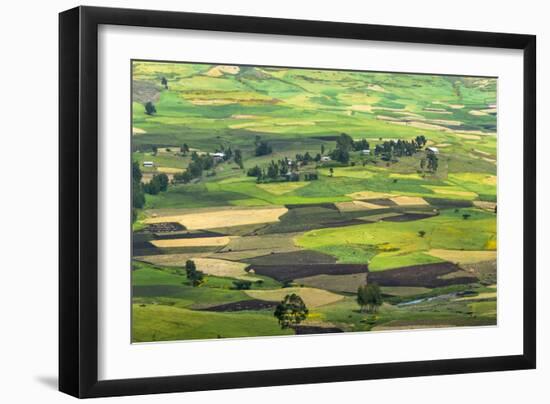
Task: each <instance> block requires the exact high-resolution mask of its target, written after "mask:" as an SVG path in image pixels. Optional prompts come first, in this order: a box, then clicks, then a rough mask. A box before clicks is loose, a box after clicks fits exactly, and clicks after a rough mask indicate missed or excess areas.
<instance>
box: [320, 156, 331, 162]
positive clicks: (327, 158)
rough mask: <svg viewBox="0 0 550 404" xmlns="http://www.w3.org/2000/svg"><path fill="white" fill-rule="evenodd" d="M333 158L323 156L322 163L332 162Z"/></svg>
mask: <svg viewBox="0 0 550 404" xmlns="http://www.w3.org/2000/svg"><path fill="white" fill-rule="evenodd" d="M330 160H331V158H330V157H329V156H322V157H321V161H330Z"/></svg>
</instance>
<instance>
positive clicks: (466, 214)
mask: <svg viewBox="0 0 550 404" xmlns="http://www.w3.org/2000/svg"><path fill="white" fill-rule="evenodd" d="M470 216H472V215H470V214H469V213H464V214H463V215H462V218H463V219H464V220H468V218H469V217H470Z"/></svg>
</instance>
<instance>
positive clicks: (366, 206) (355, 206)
mask: <svg viewBox="0 0 550 404" xmlns="http://www.w3.org/2000/svg"><path fill="white" fill-rule="evenodd" d="M335 205H336V207H337V208H338V210H339V211H340V212H356V211H359V210H371V209H387V206H382V205H377V204H375V203H370V202H366V201H359V200H357V201H351V202H337V203H335Z"/></svg>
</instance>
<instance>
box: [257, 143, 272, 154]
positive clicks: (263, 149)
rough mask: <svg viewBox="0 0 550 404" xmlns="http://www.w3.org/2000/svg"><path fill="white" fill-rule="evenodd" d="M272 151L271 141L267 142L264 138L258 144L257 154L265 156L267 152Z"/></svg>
mask: <svg viewBox="0 0 550 404" xmlns="http://www.w3.org/2000/svg"><path fill="white" fill-rule="evenodd" d="M272 151H273V149H272V148H271V146H270V145H269V143H267V142H266V141H264V140H262V141H259V142H258V143H257V144H256V150H255V154H256V156H265V155H266V154H271V152H272Z"/></svg>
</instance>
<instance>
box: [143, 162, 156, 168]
mask: <svg viewBox="0 0 550 404" xmlns="http://www.w3.org/2000/svg"><path fill="white" fill-rule="evenodd" d="M154 166H155V164H154V163H153V162H152V161H144V162H143V167H148V168H151V167H154Z"/></svg>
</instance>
